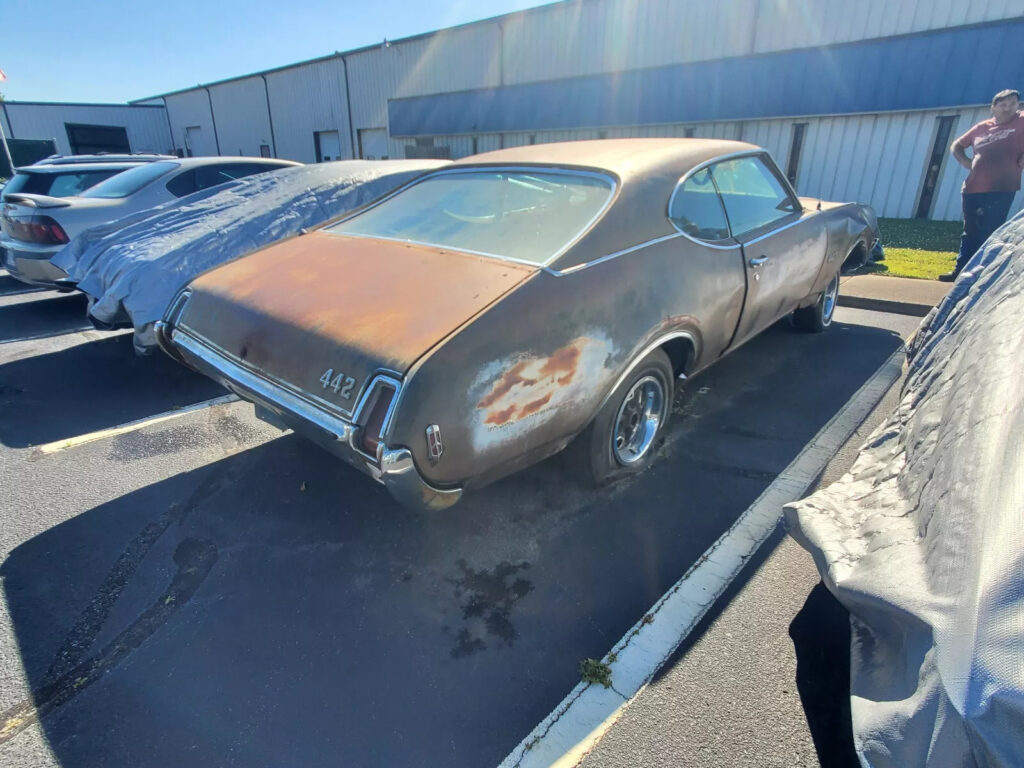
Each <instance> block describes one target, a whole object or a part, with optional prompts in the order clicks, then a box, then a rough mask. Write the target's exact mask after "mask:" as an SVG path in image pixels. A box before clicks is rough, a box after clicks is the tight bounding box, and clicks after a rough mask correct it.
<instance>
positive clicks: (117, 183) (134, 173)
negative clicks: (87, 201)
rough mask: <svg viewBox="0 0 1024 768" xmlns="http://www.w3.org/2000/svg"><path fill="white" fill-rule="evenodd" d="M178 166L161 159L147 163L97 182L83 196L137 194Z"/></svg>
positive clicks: (113, 196) (115, 196) (104, 196)
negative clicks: (99, 182)
mask: <svg viewBox="0 0 1024 768" xmlns="http://www.w3.org/2000/svg"><path fill="white" fill-rule="evenodd" d="M177 167H178V163H172V162H168V161H161V162H158V163H147V164H146V165H140V166H139V167H137V168H132V169H131V170H130V171H124V172H123V173H119V174H117V175H116V176H112V177H111V178H109V179H107V180H106V181H104V182H102V183H101V184H97V185H96V186H95V187H93V188H92V189H90V190H88V191H87V192H86V193H85V194H83V195H82V197H103V198H118V197H128V195H132V194H135V193H136V192H138V191H139V190H140V189H142V188H143V187H144V186H146V185H147V184H149V182H151V181H153V180H154V179H158V178H160V177H161V176H163V175H165V174H167V173H170V172H171V171H173V170H174V169H175V168H177Z"/></svg>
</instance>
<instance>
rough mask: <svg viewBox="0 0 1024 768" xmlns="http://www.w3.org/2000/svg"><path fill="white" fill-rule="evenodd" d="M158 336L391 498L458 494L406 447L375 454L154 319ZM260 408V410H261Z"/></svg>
mask: <svg viewBox="0 0 1024 768" xmlns="http://www.w3.org/2000/svg"><path fill="white" fill-rule="evenodd" d="M157 325H158V326H159V327H158V328H157V337H158V338H159V339H160V340H161V342H162V344H164V345H168V344H169V345H170V346H171V347H172V349H170V350H168V351H169V352H171V353H172V355H173V356H177V357H179V358H180V359H181V360H183V361H184V362H185V363H187V364H188V365H190V366H192V367H193V368H195V369H196V370H198V371H200V372H201V373H203V374H205V375H206V376H209V377H210V378H211V379H213V380H214V381H216V382H218V383H220V384H221V385H223V386H224V387H226V388H227V389H229V390H230V391H232V392H234V393H235V394H236V395H238V396H239V397H241V398H242V399H243V400H248V401H249V402H251V403H252V404H253V405H254V406H256V415H257V416H258V417H259V418H261V419H263V420H264V421H267V422H269V423H271V424H273V425H274V426H277V427H286V428H289V429H293V430H295V431H296V432H298V433H299V434H302V435H304V436H306V437H308V438H310V439H312V440H313V441H314V442H316V443H318V444H320V445H321V446H323V447H324V448H326V449H327V450H328V451H330V452H331V453H333V454H334V455H335V456H338V457H339V458H341V459H342V460H343V461H345V462H346V463H348V464H351V465H352V466H354V467H356V468H357V469H359V470H361V471H362V472H364V473H366V474H368V475H370V477H372V478H373V479H374V480H376V481H377V482H379V483H381V484H383V485H384V487H385V488H387V489H388V493H390V494H391V495H392V496H393V497H394V498H395V500H397V501H398V502H399V503H400V504H402V505H403V506H406V507H411V508H413V509H445V508H447V507H450V506H452V505H453V504H455V503H456V502H457V501H458V500H459V499H460V498H461V496H462V489H461V488H452V489H443V488H435V487H433V486H432V485H430V484H429V483H428V482H427V481H426V480H424V479H423V477H422V476H421V475H420V473H419V471H418V470H417V469H416V464H415V462H414V461H413V458H412V453H411V452H410V451H409V450H408V449H406V448H395V449H392V448H389V447H388V446H386V445H383V444H382V445H381V450H380V451H379V452H378V457H379V458H376V459H375V458H372V457H370V456H368V455H367V454H365V453H363V452H362V451H361V450H359V449H358V448H357V447H356V439H357V436H358V427H357V426H356V425H355V424H353V423H352V422H350V421H347V420H346V419H343V418H341V417H340V416H336V415H334V414H331V413H329V412H327V411H325V410H323V409H322V408H318V407H316V406H315V405H313V404H312V403H310V402H308V401H306V400H304V399H302V398H301V397H299V396H297V395H295V394H293V393H292V392H289V391H288V390H286V389H284V388H283V387H280V386H278V385H276V384H274V383H272V382H270V381H268V380H267V379H265V378H263V377H261V376H259V375H257V374H256V373H254V372H252V371H250V370H248V369H246V368H243V367H242V366H240V365H238V364H236V363H234V362H232V361H231V360H230V359H228V358H227V357H225V356H224V355H223V354H221V353H220V352H218V351H217V350H215V349H214V348H212V347H211V346H210V345H208V344H206V343H204V342H203V341H202V340H200V339H198V338H196V337H195V336H193V335H191V334H189V333H187V332H185V331H182V330H180V329H172V328H169V327H168V326H167V324H165V323H158V324H157ZM261 411H263V413H261Z"/></svg>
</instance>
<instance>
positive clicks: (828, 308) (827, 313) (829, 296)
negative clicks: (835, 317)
mask: <svg viewBox="0 0 1024 768" xmlns="http://www.w3.org/2000/svg"><path fill="white" fill-rule="evenodd" d="M838 295H839V275H838V274H837V275H836V276H835V277H833V278H832V282H831V283H829V284H828V288H826V289H825V295H824V296H823V297H822V299H823V301H822V306H821V319H822V320H824V321H825V323H826V324H827V323H830V322H832V313H833V312H835V309H836V297H837V296H838Z"/></svg>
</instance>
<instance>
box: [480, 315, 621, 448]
mask: <svg viewBox="0 0 1024 768" xmlns="http://www.w3.org/2000/svg"><path fill="white" fill-rule="evenodd" d="M613 353H614V345H613V344H612V343H611V341H610V340H609V339H608V338H607V336H605V335H604V334H603V333H602V332H601V331H599V330H595V331H594V332H592V333H588V334H587V335H585V336H578V337H576V338H575V339H573V340H572V341H571V342H569V343H568V344H566V345H565V346H562V347H559V348H558V349H556V350H555V351H554V352H552V353H551V354H550V355H535V356H533V355H528V354H525V353H520V354H517V355H512V356H510V357H507V358H503V359H499V360H494V361H492V362H491V363H489V364H488V365H486V366H485V367H484V368H483V369H482V370H481V371H480V373H479V374H478V375H477V379H476V381H475V382H474V384H473V386H472V389H471V391H472V392H474V393H475V394H474V398H475V399H476V409H475V411H474V416H473V425H474V429H473V430H472V433H471V434H472V440H473V446H474V448H475V449H476V450H486V449H488V448H489V447H491V446H495V445H498V444H501V443H505V442H508V441H512V440H517V439H521V438H522V437H523V436H524V435H525V434H527V433H528V432H529V431H531V430H534V429H539V428H541V427H542V425H544V424H546V423H547V422H548V421H550V420H552V419H557V418H559V414H562V413H567V412H568V411H564V410H563V409H572V408H574V407H576V406H577V404H578V403H580V402H581V400H585V399H586V398H588V397H589V396H591V395H592V394H593V389H594V387H596V386H599V385H600V382H602V381H603V380H604V379H605V377H606V376H607V373H608V368H607V366H608V361H609V360H610V359H611V355H612V354H613Z"/></svg>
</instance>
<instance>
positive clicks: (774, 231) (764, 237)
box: [743, 211, 818, 245]
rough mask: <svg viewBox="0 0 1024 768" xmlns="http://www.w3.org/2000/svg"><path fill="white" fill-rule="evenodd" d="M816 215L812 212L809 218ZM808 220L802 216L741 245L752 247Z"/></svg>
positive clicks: (807, 217)
mask: <svg viewBox="0 0 1024 768" xmlns="http://www.w3.org/2000/svg"><path fill="white" fill-rule="evenodd" d="M817 215H818V213H817V211H812V212H811V216H817ZM809 218H810V216H802V217H800V218H799V219H797V220H796V221H791V222H789V224H784V225H783V226H781V227H779V228H778V229H773V230H772V231H771V232H765V233H764V234H763V235H758V236H757V237H755V238H754V239H753V240H748V241H747V242H745V243H744V244H743V245H753V244H754V243H759V242H761V241H762V240H764V239H766V238H769V237H771V236H772V235H777V234H779V232H785V231H786V230H787V229H789V228H790V227H795V226H796V225H797V224H803V223H804V222H805V221H807V219H809Z"/></svg>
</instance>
